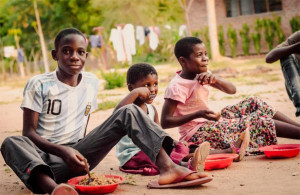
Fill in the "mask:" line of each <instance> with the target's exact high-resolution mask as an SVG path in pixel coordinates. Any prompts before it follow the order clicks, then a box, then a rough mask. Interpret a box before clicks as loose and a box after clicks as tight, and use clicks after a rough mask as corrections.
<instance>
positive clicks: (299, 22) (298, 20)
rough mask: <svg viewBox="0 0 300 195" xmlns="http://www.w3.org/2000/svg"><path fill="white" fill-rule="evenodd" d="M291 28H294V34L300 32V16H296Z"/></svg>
mask: <svg viewBox="0 0 300 195" xmlns="http://www.w3.org/2000/svg"><path fill="white" fill-rule="evenodd" d="M290 26H291V28H292V32H293V33H294V32H296V31H298V30H300V16H295V17H293V18H292V19H291V20H290Z"/></svg>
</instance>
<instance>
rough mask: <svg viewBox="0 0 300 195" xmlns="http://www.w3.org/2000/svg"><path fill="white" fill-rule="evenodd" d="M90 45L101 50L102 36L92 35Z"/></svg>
mask: <svg viewBox="0 0 300 195" xmlns="http://www.w3.org/2000/svg"><path fill="white" fill-rule="evenodd" d="M90 43H91V47H92V48H95V47H98V48H101V41H100V36H99V35H90Z"/></svg>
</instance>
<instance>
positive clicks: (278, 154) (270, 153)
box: [259, 144, 300, 158]
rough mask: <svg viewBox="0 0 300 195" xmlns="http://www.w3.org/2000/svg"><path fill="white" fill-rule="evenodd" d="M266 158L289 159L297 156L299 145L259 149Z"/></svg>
mask: <svg viewBox="0 0 300 195" xmlns="http://www.w3.org/2000/svg"><path fill="white" fill-rule="evenodd" d="M259 150H260V151H262V152H264V153H265V155H266V156H267V157H268V158H290V157H295V156H297V155H298V154H299V151H300V144H279V145H270V146H265V147H261V148H259Z"/></svg>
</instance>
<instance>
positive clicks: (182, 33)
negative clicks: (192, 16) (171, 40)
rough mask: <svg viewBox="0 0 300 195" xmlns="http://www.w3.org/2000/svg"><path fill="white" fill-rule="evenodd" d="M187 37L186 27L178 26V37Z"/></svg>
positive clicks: (183, 25)
mask: <svg viewBox="0 0 300 195" xmlns="http://www.w3.org/2000/svg"><path fill="white" fill-rule="evenodd" d="M186 35H187V29H186V25H185V24H182V25H180V26H179V36H180V37H185V36H186Z"/></svg>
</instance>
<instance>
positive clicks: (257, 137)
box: [189, 97, 277, 154]
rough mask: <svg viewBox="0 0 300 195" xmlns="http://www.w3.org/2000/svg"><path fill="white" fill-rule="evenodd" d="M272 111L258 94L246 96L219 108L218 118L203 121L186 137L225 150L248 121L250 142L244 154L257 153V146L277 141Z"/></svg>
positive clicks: (237, 136)
mask: <svg viewBox="0 0 300 195" xmlns="http://www.w3.org/2000/svg"><path fill="white" fill-rule="evenodd" d="M275 113H276V110H275V109H273V108H272V107H271V106H269V105H268V104H267V103H266V102H264V101H263V100H261V99H260V98H258V97H248V98H246V99H244V100H242V101H240V102H239V103H237V104H235V105H233V106H226V107H225V108H223V109H222V111H221V116H222V117H221V119H220V120H219V121H207V122H206V123H205V124H204V125H202V126H201V127H200V128H199V129H198V131H197V132H196V133H195V134H194V135H193V136H192V137H191V138H190V140H189V142H193V143H195V144H201V143H202V142H204V141H208V142H210V144H211V147H212V148H214V149H226V148H229V147H230V145H231V144H233V143H234V142H235V141H237V140H238V138H239V136H240V133H242V132H243V131H244V130H245V129H246V124H247V122H248V121H247V117H248V116H249V118H248V119H249V124H250V143H249V147H248V149H247V154H255V153H260V152H259V150H258V148H259V147H262V146H266V145H273V144H277V138H276V130H275V124H274V121H273V119H272V118H273V116H274V114H275Z"/></svg>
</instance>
